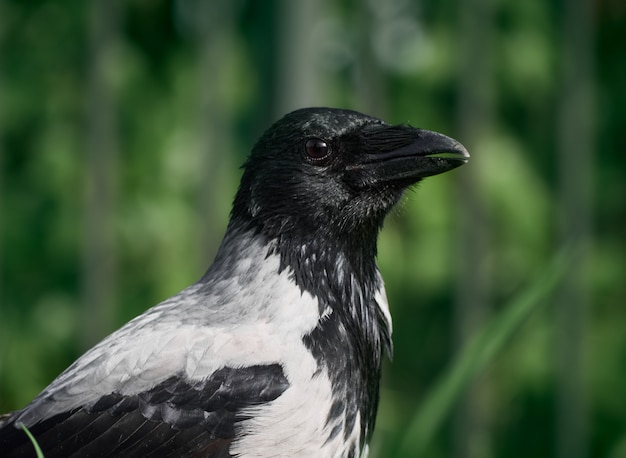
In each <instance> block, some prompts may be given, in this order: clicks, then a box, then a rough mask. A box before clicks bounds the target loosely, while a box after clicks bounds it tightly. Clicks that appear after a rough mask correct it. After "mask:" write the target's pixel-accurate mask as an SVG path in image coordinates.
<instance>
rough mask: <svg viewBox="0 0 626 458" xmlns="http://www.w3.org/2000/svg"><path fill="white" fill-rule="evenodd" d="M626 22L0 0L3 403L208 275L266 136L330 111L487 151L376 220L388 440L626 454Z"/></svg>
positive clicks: (586, 6) (611, 15)
mask: <svg viewBox="0 0 626 458" xmlns="http://www.w3.org/2000/svg"><path fill="white" fill-rule="evenodd" d="M625 31H626V3H625V2H623V1H622V0H600V1H593V2H592V1H591V0H588V1H582V0H572V1H566V0H561V1H556V0H547V1H543V0H525V1H520V2H506V1H504V0H467V1H462V0H440V1H435V0H423V1H409V0H389V1H384V2H374V1H355V0H342V1H335V2H331V1H329V0H325V1H307V0H283V1H227V0H221V1H219V0H218V1H212V2H201V1H200V0H178V1H163V0H149V1H148V0H129V1H115V0H94V1H90V2H85V1H78V0H65V1H58V2H52V1H34V0H28V1H24V0H19V1H18V0H12V1H9V0H1V1H0V411H9V410H12V409H17V408H20V407H22V406H24V405H25V404H26V403H27V402H28V401H30V400H31V399H32V398H33V397H34V396H35V395H36V394H37V393H38V392H39V391H40V390H41V389H42V388H44V387H45V386H46V385H47V384H48V383H49V382H50V381H51V380H52V379H53V378H54V377H55V376H56V375H57V374H58V373H59V372H60V371H62V370H63V369H64V368H65V367H67V365H69V364H70V363H71V362H72V361H73V360H74V359H75V358H76V357H78V356H79V355H80V354H81V353H82V352H83V351H85V350H86V349H87V348H88V347H89V346H91V345H93V344H94V343H95V342H97V341H98V340H100V339H101V338H102V337H104V336H105V335H107V334H108V333H110V332H112V331H113V330H114V329H116V328H117V327H119V326H120V325H121V324H123V323H124V322H126V321H127V320H129V319H130V318H132V317H134V316H136V315H137V314H139V313H141V312H142V311H144V310H145V309H146V308H148V307H150V306H152V305H154V304H156V303H157V302H159V301H161V300H163V299H165V298H167V297H168V296H170V295H172V294H174V293H176V292H177V291H179V290H180V289H182V288H183V287H185V286H187V285H189V284H190V283H192V282H194V281H195V280H197V279H198V278H199V277H200V276H201V275H202V273H203V272H204V270H205V269H206V267H207V266H208V265H209V264H210V262H211V260H212V257H213V256H214V254H215V251H216V247H217V244H218V243H219V241H220V239H221V236H222V234H223V231H224V229H225V225H226V223H227V219H228V212H229V210H230V202H231V200H232V198H233V195H234V193H235V191H236V187H237V183H238V179H239V176H240V169H239V166H240V165H241V164H242V163H243V161H244V160H245V157H246V155H247V153H248V152H249V150H250V148H251V147H252V145H253V144H254V141H255V140H256V138H258V136H259V135H260V134H261V133H262V132H263V130H264V129H266V128H267V127H269V125H270V124H271V123H272V122H273V121H275V120H276V119H278V118H279V117H280V116H282V115H283V114H284V113H286V112H288V111H290V110H291V109H295V108H298V107H302V106H313V105H317V106H320V105H326V106H337V107H343V108H351V109H357V110H360V111H364V112H367V113H368V114H372V115H375V116H378V117H381V118H383V119H385V120H386V121H388V122H390V123H407V122H408V123H411V124H412V125H414V126H418V127H422V128H426V129H429V130H436V131H439V132H442V133H445V134H447V135H450V136H452V137H455V138H457V139H458V140H459V141H461V142H462V143H463V144H465V145H466V146H467V147H468V149H469V150H470V152H471V154H472V160H471V162H470V164H468V165H466V166H463V167H462V168H460V169H458V170H456V171H454V172H451V173H448V174H445V175H441V176H437V177H433V178H429V179H427V180H425V181H424V182H423V183H422V184H421V185H420V186H419V187H418V189H416V190H413V191H410V192H408V193H407V197H406V199H405V200H404V201H403V202H402V203H401V205H399V206H398V208H397V209H395V210H394V211H393V212H392V214H391V215H390V217H389V218H388V220H387V223H386V225H385V228H384V230H383V232H382V234H381V237H380V243H379V264H380V267H381V270H382V272H383V276H384V278H385V281H386V285H387V292H388V296H389V301H390V304H391V310H392V314H393V316H394V341H395V355H394V359H393V362H387V363H386V365H385V372H384V376H383V387H382V401H381V407H380V411H379V416H378V423H377V430H376V433H375V436H374V440H373V442H372V445H371V455H372V456H375V457H388V456H416V455H419V456H426V457H449V456H455V457H529V456H533V457H535V456H541V457H552V456H558V457H563V458H565V457H568V458H569V457H573V458H576V457H591V456H594V457H595V456H597V457H626V154H625V152H626V140H625V138H626V137H625V135H624V134H625V131H626V122H625V121H626V108H625V107H626V35H625ZM485 330H486V331H485ZM483 331H484V332H483ZM473 339H474V340H473ZM476 339H478V340H476Z"/></svg>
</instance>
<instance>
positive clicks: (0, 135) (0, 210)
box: [0, 2, 6, 348]
mask: <svg viewBox="0 0 626 458" xmlns="http://www.w3.org/2000/svg"><path fill="white" fill-rule="evenodd" d="M3 10H4V5H3V4H2V2H0V49H2V45H4V21H3V18H4V17H5V16H4V14H3V13H4V11H3ZM3 64H4V61H3V55H2V53H1V52H0V319H3V317H2V315H3V313H2V312H3V301H2V299H3V290H2V280H3V278H4V276H3V274H2V267H3V265H4V252H3V251H2V247H3V246H4V225H5V222H4V207H3V197H4V195H3V192H2V191H3V190H4V123H3V121H4V118H3V114H4V106H3V103H2V102H3V96H4V84H3V83H4V79H3V76H4V65H3ZM2 348H6V347H5V346H4V345H2Z"/></svg>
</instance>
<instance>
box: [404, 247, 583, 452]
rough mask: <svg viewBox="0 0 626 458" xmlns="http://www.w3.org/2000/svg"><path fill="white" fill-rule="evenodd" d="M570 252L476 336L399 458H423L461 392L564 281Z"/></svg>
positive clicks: (410, 431) (414, 424) (415, 423)
mask: <svg viewBox="0 0 626 458" xmlns="http://www.w3.org/2000/svg"><path fill="white" fill-rule="evenodd" d="M571 262H572V256H571V252H569V251H566V250H564V251H563V252H561V253H559V254H557V255H556V256H555V257H554V259H553V260H552V262H551V263H550V265H549V266H548V268H547V269H546V270H545V271H544V272H543V273H542V274H541V275H539V276H538V278H537V279H536V280H535V281H534V282H533V283H532V284H531V285H530V286H529V287H528V288H527V289H526V290H524V291H523V292H522V293H520V294H519V295H518V296H517V297H516V298H514V299H513V300H512V301H511V302H510V303H509V304H507V305H506V306H505V307H504V308H503V309H502V311H501V312H499V313H498V315H496V316H495V317H494V318H493V319H492V320H491V321H490V323H489V324H488V325H487V326H486V327H485V329H483V330H482V331H481V332H479V333H478V334H477V335H476V336H474V337H473V338H472V339H471V340H470V342H469V344H468V345H467V346H466V347H465V348H464V350H463V351H462V352H461V353H460V354H459V355H458V357H457V358H456V359H455V360H454V361H453V362H452V364H451V365H450V366H449V368H448V369H447V370H446V371H445V373H444V374H443V376H442V377H441V378H440V380H439V382H438V383H436V384H435V386H434V388H433V390H432V392H431V393H430V394H429V395H428V396H427V397H426V398H425V401H424V403H423V405H422V406H421V407H420V409H419V410H418V412H417V414H416V415H415V417H414V418H413V420H412V421H411V423H410V424H409V426H408V428H407V430H406V432H405V434H404V438H403V439H402V442H401V444H400V449H399V452H400V453H399V455H400V456H420V455H421V454H422V453H423V452H424V451H425V450H426V447H427V446H428V445H429V444H430V443H431V441H432V439H433V437H434V435H435V434H436V432H437V431H438V429H439V427H440V426H441V423H442V422H443V420H444V419H445V417H446V415H448V414H449V412H450V411H451V410H452V407H453V405H454V403H455V401H456V400H457V399H458V398H459V396H460V394H461V392H462V391H463V389H464V388H465V387H467V386H468V385H469V384H470V383H471V382H472V380H473V379H474V378H475V377H476V375H477V374H478V373H480V372H481V371H482V370H483V369H484V368H485V366H486V365H487V364H488V363H489V362H490V361H491V360H492V359H493V358H494V356H495V355H496V354H497V353H498V351H500V350H501V349H502V347H503V346H504V344H505V343H506V342H507V340H508V339H509V338H510V337H511V335H512V334H513V333H514V331H515V330H516V329H518V328H519V327H520V325H521V324H522V322H523V321H524V320H525V319H526V318H527V317H528V316H529V315H530V313H531V312H532V311H533V310H534V309H535V308H537V306H538V305H539V304H541V303H542V302H543V299H545V298H546V297H547V296H549V295H550V294H551V293H552V291H553V290H554V289H555V287H556V286H557V284H558V282H559V281H560V280H561V279H562V278H563V275H564V273H565V271H566V270H567V266H568V265H569V264H570V263H571Z"/></svg>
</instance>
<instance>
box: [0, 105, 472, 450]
mask: <svg viewBox="0 0 626 458" xmlns="http://www.w3.org/2000/svg"><path fill="white" fill-rule="evenodd" d="M468 158H469V154H468V152H467V151H466V149H465V148H464V147H463V146H462V145H461V144H460V143H459V142H457V141H456V140H453V139H451V138H449V137H446V136H444V135H441V134H438V133H435V132H430V131H427V130H422V129H417V128H414V127H411V126H409V125H389V124H387V123H385V122H383V121H382V120H380V119H377V118H374V117H371V116H367V115H364V114H361V113H358V112H355V111H349V110H342V109H334V108H305V109H300V110H297V111H294V112H292V113H289V114H287V115H286V116H284V117H283V118H282V119H281V120H279V121H278V122H276V123H275V124H274V125H272V126H271V127H270V128H269V129H268V130H267V131H266V132H265V133H264V134H263V135H262V136H261V138H260V139H259V141H258V142H257V143H256V145H255V146H254V148H253V150H252V153H251V154H250V156H249V158H248V160H247V162H246V163H245V165H244V166H243V169H244V171H243V175H242V178H241V183H240V186H239V189H238V191H237V194H236V196H235V199H234V202H233V208H232V212H231V217H230V221H229V224H228V226H227V230H226V234H225V236H224V239H223V241H222V243H221V245H220V247H219V250H218V253H217V255H216V257H215V260H214V262H213V264H212V265H211V267H210V268H209V269H208V270H207V272H206V273H205V274H204V276H203V277H202V278H201V279H200V280H199V281H198V282H197V283H195V284H193V285H192V286H190V287H188V288H186V289H184V290H183V291H181V292H180V293H178V294H176V295H175V296H173V297H171V298H169V299H167V300H165V301H164V302H161V303H160V304H158V305H156V306H155V307H153V308H151V309H149V310H148V311H146V312H145V313H143V314H142V315H140V316H138V317H137V318H135V319H133V320H132V321H130V322H129V323H127V324H126V325H125V326H123V327H122V328H121V329H119V330H118V331H116V332H114V333H113V334H111V335H110V336H109V337H107V338H105V339H104V340H103V341H102V342H100V343H99V344H97V345H96V346H95V347H93V348H92V349H90V350H89V351H87V352H86V353H85V354H84V355H83V356H81V357H80V358H79V359H78V360H77V361H76V362H74V363H73V364H72V365H71V366H70V367H69V368H67V369H66V370H65V371H64V372H63V373H62V374H61V375H59V376H58V377H57V378H56V379H55V380H54V381H53V382H52V383H51V384H50V385H49V386H48V387H47V388H45V389H44V390H43V391H42V392H41V394H39V395H38V396H37V397H36V398H35V399H34V400H33V401H32V402H31V403H30V404H29V405H27V406H26V407H25V408H24V409H22V410H19V411H16V412H13V413H11V414H8V415H5V416H4V419H3V420H2V422H1V423H0V456H3V457H31V456H35V452H34V448H33V445H32V443H31V441H30V440H29V438H28V437H27V435H26V433H25V432H24V430H23V429H21V428H22V426H24V427H26V428H27V429H28V430H29V431H30V433H31V434H32V435H33V436H34V438H35V439H36V441H37V443H38V444H39V446H40V447H41V449H42V450H43V453H44V455H45V456H46V458H53V457H105V456H106V457H109V456H123V457H238V456H241V457H270V456H271V457H274V456H302V457H304V456H314V457H358V456H365V455H366V454H367V449H368V445H367V444H368V441H369V439H370V438H371V436H372V432H373V429H374V423H375V418H376V410H377V406H378V399H379V383H380V377H381V360H382V358H383V356H384V353H385V352H386V353H388V354H389V355H390V354H391V351H392V344H391V316H390V314H389V308H388V304H387V299H386V294H385V289H384V286H383V280H382V277H381V274H380V272H379V270H378V267H377V265H376V254H377V238H378V233H379V231H380V229H381V227H382V224H383V220H384V218H385V216H386V215H387V213H388V212H389V211H390V209H391V208H392V207H393V205H394V204H395V203H397V202H398V200H399V199H400V198H401V196H402V194H403V191H404V190H405V189H406V188H408V187H410V186H411V185H413V184H415V183H417V182H418V181H420V180H421V179H422V178H424V177H428V176H431V175H435V174H438V173H442V172H446V171H448V170H451V169H453V168H455V167H458V166H460V165H462V164H464V163H466V162H467V160H468Z"/></svg>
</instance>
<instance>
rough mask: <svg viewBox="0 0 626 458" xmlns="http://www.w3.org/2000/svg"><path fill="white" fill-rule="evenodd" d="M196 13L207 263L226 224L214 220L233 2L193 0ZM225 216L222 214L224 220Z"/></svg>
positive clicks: (225, 154) (222, 181)
mask: <svg viewBox="0 0 626 458" xmlns="http://www.w3.org/2000/svg"><path fill="white" fill-rule="evenodd" d="M196 4H197V15H196V20H197V21H196V24H195V26H196V40H197V49H198V59H197V61H198V116H197V127H196V131H197V138H198V145H199V154H200V168H201V173H200V186H199V188H198V191H199V193H198V206H199V208H200V213H201V216H200V219H201V224H200V227H201V233H200V247H201V250H200V259H197V262H198V263H200V265H199V268H200V269H203V268H206V266H207V262H210V261H211V260H212V259H213V257H214V255H215V253H216V252H217V248H218V245H219V243H220V240H221V238H222V234H223V232H224V228H225V226H222V225H219V224H216V219H219V218H218V217H219V216H220V208H219V206H218V202H220V201H223V196H222V195H221V194H220V190H223V189H225V188H226V187H227V186H226V179H227V178H228V174H226V173H225V171H226V170H228V169H230V168H231V160H232V158H233V155H234V145H233V144H232V141H231V138H232V127H231V126H232V123H233V119H232V118H233V116H232V115H233V114H232V112H231V109H230V106H231V101H230V100H227V99H226V97H225V95H224V94H225V93H228V91H227V90H225V87H226V86H227V85H228V84H232V83H230V82H229V81H228V78H229V75H230V73H231V71H232V69H231V68H229V65H230V64H231V62H232V61H233V56H232V53H234V52H236V50H235V48H234V46H233V42H234V33H235V32H234V19H235V13H236V10H235V7H236V2H232V1H229V0H219V1H216V2H205V1H198V2H196ZM225 219H226V218H224V220H225Z"/></svg>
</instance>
